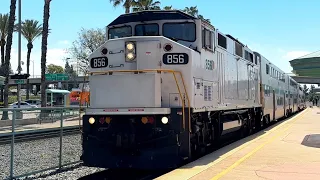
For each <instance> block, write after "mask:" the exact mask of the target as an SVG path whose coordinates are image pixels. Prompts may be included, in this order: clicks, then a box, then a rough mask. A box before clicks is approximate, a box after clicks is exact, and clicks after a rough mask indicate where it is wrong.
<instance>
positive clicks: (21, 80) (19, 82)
mask: <svg viewBox="0 0 320 180" xmlns="http://www.w3.org/2000/svg"><path fill="white" fill-rule="evenodd" d="M14 82H15V83H16V84H24V79H17V80H14Z"/></svg>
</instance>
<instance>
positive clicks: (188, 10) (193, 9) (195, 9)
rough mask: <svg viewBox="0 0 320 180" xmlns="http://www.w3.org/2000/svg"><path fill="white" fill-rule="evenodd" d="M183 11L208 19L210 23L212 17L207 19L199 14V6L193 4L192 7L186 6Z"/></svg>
mask: <svg viewBox="0 0 320 180" xmlns="http://www.w3.org/2000/svg"><path fill="white" fill-rule="evenodd" d="M182 11H183V12H185V13H187V14H189V15H191V16H194V17H197V18H199V19H201V20H203V21H207V22H208V23H210V19H205V18H204V17H203V16H202V15H200V14H198V13H199V10H198V8H197V6H191V7H190V8H189V7H185V8H184V9H183V10H182Z"/></svg>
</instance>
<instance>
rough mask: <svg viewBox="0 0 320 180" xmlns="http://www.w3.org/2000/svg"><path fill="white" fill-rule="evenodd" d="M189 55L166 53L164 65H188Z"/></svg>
mask: <svg viewBox="0 0 320 180" xmlns="http://www.w3.org/2000/svg"><path fill="white" fill-rule="evenodd" d="M188 62H189V59H188V54H186V53H166V54H164V55H163V64H167V65H174V64H188Z"/></svg>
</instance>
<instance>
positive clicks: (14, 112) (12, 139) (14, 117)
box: [8, 110, 16, 179]
mask: <svg viewBox="0 0 320 180" xmlns="http://www.w3.org/2000/svg"><path fill="white" fill-rule="evenodd" d="M8 113H9V112H8ZM15 124H16V111H15V110H13V113H12V126H11V130H12V136H11V156H10V179H13V157H14V135H15Z"/></svg>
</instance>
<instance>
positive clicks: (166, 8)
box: [162, 6, 174, 11]
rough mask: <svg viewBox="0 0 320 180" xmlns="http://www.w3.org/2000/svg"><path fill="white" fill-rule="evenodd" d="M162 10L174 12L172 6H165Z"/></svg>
mask: <svg viewBox="0 0 320 180" xmlns="http://www.w3.org/2000/svg"><path fill="white" fill-rule="evenodd" d="M162 10H166V11H169V10H174V9H173V8H172V6H165V7H163V8H162Z"/></svg>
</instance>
